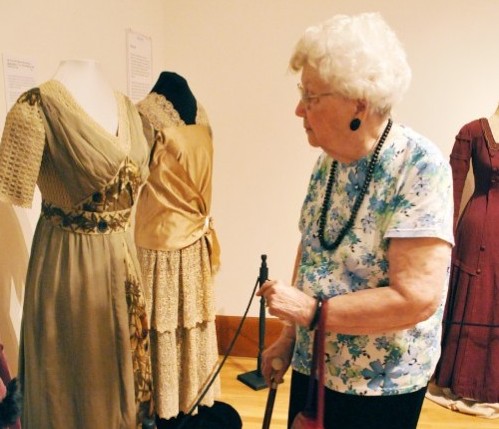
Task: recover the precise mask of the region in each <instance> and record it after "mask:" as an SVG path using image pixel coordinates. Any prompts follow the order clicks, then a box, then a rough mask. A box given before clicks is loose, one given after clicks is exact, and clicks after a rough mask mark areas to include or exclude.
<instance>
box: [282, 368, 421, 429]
mask: <svg viewBox="0 0 499 429" xmlns="http://www.w3.org/2000/svg"><path fill="white" fill-rule="evenodd" d="M308 380H309V377H308V376H306V375H303V374H300V373H298V372H296V371H293V374H292V376H291V395H290V398H289V414H288V428H290V427H291V423H292V422H293V419H294V417H295V416H296V414H298V413H299V412H300V411H302V410H303V408H304V407H305V403H306V401H307V391H308ZM324 390H325V395H326V397H325V401H324V427H325V429H416V426H417V424H418V419H419V414H420V413H421V408H422V406H423V400H424V396H425V393H426V387H425V388H423V389H421V390H418V391H417V392H414V393H406V394H404V395H390V396H358V395H348V394H345V393H338V392H334V391H332V390H330V389H324Z"/></svg>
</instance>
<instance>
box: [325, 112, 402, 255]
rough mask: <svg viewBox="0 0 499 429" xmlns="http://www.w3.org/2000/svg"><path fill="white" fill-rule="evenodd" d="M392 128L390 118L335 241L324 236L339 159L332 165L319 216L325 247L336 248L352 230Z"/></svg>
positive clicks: (328, 248) (327, 248)
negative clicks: (350, 210) (328, 240)
mask: <svg viewBox="0 0 499 429" xmlns="http://www.w3.org/2000/svg"><path fill="white" fill-rule="evenodd" d="M391 128H392V120H391V119H388V123H387V124H386V127H385V130H384V131H383V134H382V135H381V138H380V139H379V142H378V144H377V145H376V148H375V149H374V153H373V156H372V158H371V161H369V165H368V166H367V174H366V178H365V180H364V184H363V185H362V189H361V191H360V193H359V195H358V196H357V199H356V200H355V203H354V205H353V208H352V212H351V213H350V218H349V219H348V221H347V223H346V224H345V225H344V226H343V228H341V231H340V232H339V234H338V236H337V237H336V240H334V242H332V243H328V242H327V241H326V238H325V237H324V229H325V227H326V218H327V212H328V211H329V207H330V205H331V204H330V203H331V191H332V189H333V183H334V182H335V180H336V171H337V169H338V161H333V165H332V166H331V172H330V173H329V178H328V181H327V185H326V195H325V196H324V201H323V203H322V207H321V215H320V218H319V242H320V243H321V246H322V247H323V248H324V249H326V250H336V249H337V248H338V246H339V245H340V243H341V242H342V240H343V238H345V235H347V233H348V231H350V229H351V228H352V226H353V223H354V222H355V218H356V217H357V213H358V211H359V208H360V206H361V204H362V202H363V201H364V197H365V196H366V193H367V189H368V188H369V185H370V183H371V179H372V177H373V173H374V167H376V163H377V162H378V157H379V153H380V151H381V148H382V146H383V143H384V142H385V140H386V137H387V136H388V133H389V132H390V129H391Z"/></svg>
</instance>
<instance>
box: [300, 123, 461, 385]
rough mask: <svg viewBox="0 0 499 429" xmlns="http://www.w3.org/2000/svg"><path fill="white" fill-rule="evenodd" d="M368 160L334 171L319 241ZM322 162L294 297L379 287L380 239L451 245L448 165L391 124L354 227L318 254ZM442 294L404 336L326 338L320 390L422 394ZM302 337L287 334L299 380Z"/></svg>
mask: <svg viewBox="0 0 499 429" xmlns="http://www.w3.org/2000/svg"><path fill="white" fill-rule="evenodd" d="M370 157H371V155H368V156H366V157H364V158H362V159H360V160H358V161H356V162H353V163H351V164H342V163H338V173H337V177H336V182H335V183H334V185H333V189H332V197H331V207H330V210H329V213H328V215H327V222H326V227H325V237H326V240H328V241H332V240H334V238H335V237H336V235H337V234H338V232H339V231H340V230H341V227H342V226H343V225H344V224H345V222H347V220H348V218H349V215H350V211H351V208H352V205H353V202H354V201H355V198H356V197H357V195H358V193H359V192H360V189H361V187H362V183H363V180H364V178H365V172H366V168H367V165H368V164H369V160H370ZM332 161H333V160H332V159H331V158H330V157H328V156H327V155H326V154H324V153H323V154H321V155H320V156H319V159H318V161H317V163H316V165H315V167H314V169H313V172H312V175H311V179H310V183H309V187H308V192H307V195H306V197H305V200H304V203H303V206H302V211H301V216H300V221H299V227H300V231H301V233H302V239H301V244H302V256H301V262H300V267H299V270H298V277H297V287H298V288H299V289H301V290H303V291H304V292H306V293H307V294H309V295H313V296H322V297H326V298H330V297H334V296H337V295H342V294H346V293H352V292H355V291H358V290H362V289H367V288H377V287H387V286H388V285H389V278H388V260H387V249H388V242H389V239H390V238H394V237H404V238H405V237H407V238H410V237H437V238H440V239H442V240H444V241H447V242H449V243H451V244H452V243H453V235H452V206H453V203H452V182H451V171H450V167H449V165H448V163H447V162H446V161H445V160H444V159H443V157H442V154H441V153H440V151H439V150H438V149H437V148H436V147H435V146H434V145H433V144H432V143H431V142H429V141H428V140H427V139H425V138H424V137H422V136H420V135H419V134H417V133H416V132H414V131H413V130H411V129H410V128H408V127H403V126H400V125H395V124H394V126H393V128H392V130H391V132H390V134H389V135H388V138H387V141H386V142H385V144H384V147H383V149H382V151H381V153H380V157H379V160H378V164H377V165H376V167H375V171H374V174H373V180H372V182H371V185H370V187H369V190H368V192H367V194H366V196H365V199H364V201H363V203H362V205H361V207H360V210H359V213H358V216H357V219H356V221H355V224H354V225H353V227H352V229H351V230H350V231H349V232H348V233H347V235H346V236H345V238H344V239H343V241H342V243H341V244H340V246H339V247H338V249H336V250H335V251H328V250H325V249H322V247H321V246H320V243H319V239H318V228H319V227H318V225H319V216H320V212H321V206H322V202H323V200H324V194H325V189H326V183H327V178H328V175H329V171H330V168H331V164H332ZM449 262H450V261H449ZM446 291H447V289H446V285H445V286H444V291H443V293H442V299H441V304H440V306H439V308H438V310H437V311H436V313H435V314H433V315H432V316H431V317H430V318H429V319H427V320H425V321H423V322H421V323H418V324H417V325H416V326H415V327H414V328H412V329H407V330H403V331H396V332H393V331H392V332H389V333H386V334H385V335H342V334H339V333H335V332H326V347H325V352H326V373H325V379H326V386H327V387H328V388H330V389H333V390H336V391H339V392H344V393H350V394H356V395H391V394H402V393H409V392H414V391H416V390H419V389H421V388H423V387H424V386H425V385H426V384H427V382H428V380H429V378H430V377H431V375H432V373H433V371H434V368H435V366H436V363H437V361H438V358H439V354H440V329H441V319H442V313H443V304H444V302H445V296H446ZM312 339H313V333H312V332H310V331H309V330H308V329H307V328H304V327H299V328H297V340H296V346H295V351H294V356H293V362H292V364H293V368H294V369H295V370H296V371H298V372H301V373H303V374H309V373H310V365H311V354H312V342H313V341H312Z"/></svg>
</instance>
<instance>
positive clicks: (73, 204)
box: [0, 80, 151, 429]
mask: <svg viewBox="0 0 499 429" xmlns="http://www.w3.org/2000/svg"><path fill="white" fill-rule="evenodd" d="M116 101H117V104H118V111H119V129H118V133H117V135H111V134H109V133H108V132H107V131H105V130H104V129H103V128H102V127H101V126H100V125H99V124H97V123H96V122H95V121H94V120H93V119H92V118H91V117H90V116H88V115H87V114H86V113H85V111H83V109H82V108H81V107H80V106H79V105H78V104H77V102H76V101H75V100H74V99H73V98H72V96H71V94H70V93H69V92H68V91H67V89H66V88H65V87H64V86H63V85H62V84H61V83H59V82H58V81H55V80H51V81H48V82H46V83H44V84H42V85H40V87H39V88H35V89H32V90H30V91H28V92H27V93H25V94H24V95H23V96H21V98H20V99H19V100H18V102H17V103H16V104H15V105H14V106H13V107H12V109H11V110H10V111H9V113H8V115H7V119H6V123H5V129H4V132H3V135H2V142H1V145H0V199H1V200H2V201H6V202H9V203H12V204H16V205H19V206H21V207H29V206H30V205H31V201H32V197H33V193H34V188H35V184H36V183H37V184H38V186H39V188H40V191H41V194H42V199H43V202H42V210H41V215H40V218H39V221H38V225H37V227H36V231H35V235H34V238H33V245H32V250H31V256H30V261H29V267H28V273H27V279H26V289H25V298H24V308H23V320H22V332H21V346H20V347H21V350H20V362H19V373H20V379H21V382H22V384H23V387H24V403H23V415H22V425H23V428H24V429H68V428H71V429H89V428H112V429H131V428H135V427H137V426H138V425H139V420H140V418H139V417H138V414H139V413H138V410H139V409H141V411H142V412H147V408H148V406H149V399H150V396H151V376H150V360H149V355H148V350H147V349H148V341H149V338H148V335H147V318H146V316H145V302H144V297H143V292H142V287H141V284H140V281H139V278H140V269H139V266H138V261H137V257H136V253H135V247H134V243H133V237H132V235H131V232H130V228H129V225H130V212H131V209H132V205H133V203H134V201H135V200H136V196H137V194H138V189H139V186H140V184H141V183H142V182H143V181H144V180H145V179H146V176H147V174H148V167H147V162H148V155H149V146H148V143H147V140H146V137H145V136H144V130H143V124H142V121H141V119H140V116H139V114H138V112H137V110H136V108H135V106H133V104H132V103H131V102H130V100H128V99H127V98H126V97H125V96H123V95H122V94H119V93H116Z"/></svg>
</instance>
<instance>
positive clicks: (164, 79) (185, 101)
mask: <svg viewBox="0 0 499 429" xmlns="http://www.w3.org/2000/svg"><path fill="white" fill-rule="evenodd" d="M151 92H155V93H156V94H161V95H163V96H164V97H165V98H166V99H167V100H168V101H169V102H170V103H172V104H173V107H174V108H175V110H176V111H177V112H178V114H179V115H180V118H181V119H182V120H183V121H184V122H185V124H186V125H192V124H195V123H196V114H197V103H196V98H195V97H194V94H193V93H192V91H191V89H190V88H189V85H188V83H187V81H186V80H185V79H184V78H183V77H182V76H180V75H178V74H177V73H173V72H161V74H160V75H159V78H158V81H157V82H156V83H155V85H154V87H153V89H152V90H151Z"/></svg>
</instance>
